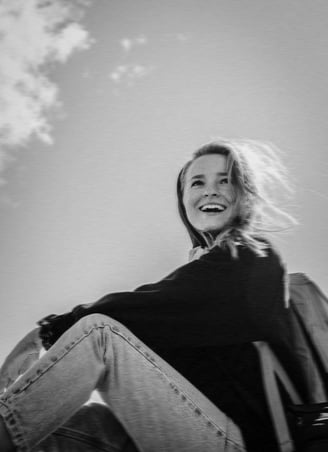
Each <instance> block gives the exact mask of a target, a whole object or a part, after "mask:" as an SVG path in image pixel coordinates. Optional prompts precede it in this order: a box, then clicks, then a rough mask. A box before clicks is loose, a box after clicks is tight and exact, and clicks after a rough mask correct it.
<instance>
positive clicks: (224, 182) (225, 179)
mask: <svg viewBox="0 0 328 452" xmlns="http://www.w3.org/2000/svg"><path fill="white" fill-rule="evenodd" d="M228 183H229V179H228V178H227V177H225V178H224V179H221V180H220V184H228Z"/></svg>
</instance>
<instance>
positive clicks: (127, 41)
mask: <svg viewBox="0 0 328 452" xmlns="http://www.w3.org/2000/svg"><path fill="white" fill-rule="evenodd" d="M147 42H148V39H147V37H146V36H144V35H140V36H137V37H135V38H123V39H121V40H120V44H121V47H122V48H123V50H124V51H125V52H127V53H128V52H130V50H132V49H133V48H135V47H139V46H143V45H145V44H147Z"/></svg>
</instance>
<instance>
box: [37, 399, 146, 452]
mask: <svg viewBox="0 0 328 452" xmlns="http://www.w3.org/2000/svg"><path fill="white" fill-rule="evenodd" d="M118 451H120V452H138V449H137V448H136V446H135V445H134V443H133V441H132V440H131V438H130V437H129V435H128V434H127V433H126V431H125V430H124V428H123V427H122V425H121V424H120V423H119V422H118V420H117V419H116V418H115V417H114V416H113V414H112V413H111V411H110V410H109V408H108V407H107V406H106V405H102V404H100V403H91V404H88V405H85V406H83V407H82V408H81V409H80V410H79V411H78V412H77V413H76V414H74V415H73V416H72V417H71V419H69V420H68V422H66V423H65V424H64V425H63V426H62V427H59V429H57V430H56V431H55V432H54V433H52V434H51V435H49V436H48V437H47V438H46V439H45V440H44V441H42V442H41V443H39V445H38V446H36V447H35V448H33V452H118Z"/></svg>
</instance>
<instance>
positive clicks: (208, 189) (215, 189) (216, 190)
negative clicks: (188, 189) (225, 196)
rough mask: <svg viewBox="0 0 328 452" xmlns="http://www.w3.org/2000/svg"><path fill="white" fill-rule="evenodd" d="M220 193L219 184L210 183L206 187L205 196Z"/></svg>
mask: <svg viewBox="0 0 328 452" xmlns="http://www.w3.org/2000/svg"><path fill="white" fill-rule="evenodd" d="M219 193H220V190H219V188H218V187H217V185H208V186H206V187H205V190H204V196H218V195H219Z"/></svg>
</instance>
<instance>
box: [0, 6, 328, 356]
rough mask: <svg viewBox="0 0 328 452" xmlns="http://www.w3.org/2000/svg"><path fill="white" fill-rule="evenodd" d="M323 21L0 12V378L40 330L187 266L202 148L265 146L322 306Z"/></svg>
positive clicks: (59, 10)
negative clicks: (196, 157) (288, 192)
mask: <svg viewBox="0 0 328 452" xmlns="http://www.w3.org/2000/svg"><path fill="white" fill-rule="evenodd" d="M327 48H328V3H327V2H326V1H324V0H303V1H302V2H299V1H298V0H276V1H274V2H272V1H268V0H249V1H247V2H245V1H243V0H205V1H204V0H197V1H196V0H174V1H172V0H167V1H165V2H161V1H157V0H93V1H92V0H90V1H77V0H76V1H73V0H72V1H67V0H66V1H65V2H64V1H59V0H50V1H45V0H44V1H43V0H42V1H41V0H10V1H9V0H2V1H0V55H1V56H0V79H1V81H2V83H1V88H0V113H1V114H0V179H1V185H0V218H1V219H0V237H1V243H0V269H1V271H0V295H1V298H0V300H1V301H0V331H1V340H0V362H1V361H2V360H3V359H4V357H5V356H6V354H7V353H9V351H10V349H11V348H12V347H13V346H14V344H15V343H16V342H17V341H18V340H19V339H20V338H21V337H22V335H24V334H26V333H27V332H28V331H29V330H30V329H32V328H33V327H34V326H35V322H36V321H37V320H39V319H40V318H42V317H44V316H45V315H48V314H51V313H63V312H66V311H68V310H70V309H71V308H72V307H74V306H75V305H77V304H80V303H87V302H91V301H96V300H97V299H98V298H100V297H101V296H103V295H104V294H106V293H110V292H115V291H121V290H124V291H125V290H132V289H134V288H135V287H137V286H138V285H141V284H144V283H147V282H153V281H156V280H159V279H160V278H162V277H164V276H166V275H167V274H168V273H170V272H171V271H172V270H174V269H175V268H177V267H178V266H180V265H183V264H184V263H185V262H186V261H187V256H188V251H189V248H190V245H191V244H190V241H189V238H188V236H187V234H186V231H185V229H184V227H183V225H182V224H181V222H180V219H179V217H178V214H177V206H176V198H175V183H176V177H177V174H178V172H179V170H180V168H181V167H182V165H183V164H184V163H185V162H186V160H187V159H189V157H190V156H191V154H192V152H193V151H194V150H195V149H196V148H197V147H198V146H200V145H201V144H203V143H204V142H206V141H209V140H211V139H213V138H215V137H226V138H251V139H257V140H264V141H269V142H273V143H274V144H275V145H276V146H278V147H279V148H280V149H281V150H282V151H283V152H284V161H285V163H286V165H287V167H288V169H289V171H290V177H291V181H292V183H293V184H294V186H295V197H294V200H293V202H292V203H291V204H290V206H289V207H290V211H291V213H292V214H294V215H295V216H296V217H297V218H298V221H299V225H298V226H297V227H296V228H295V229H294V230H293V231H291V232H289V233H288V234H284V235H281V236H277V238H275V239H274V242H275V244H276V246H277V247H278V248H279V250H280V251H281V254H282V256H283V259H284V261H285V262H286V264H287V267H288V271H289V272H304V273H306V274H307V275H308V276H309V277H310V278H311V279H312V280H314V281H315V282H316V283H317V284H319V286H320V287H321V288H322V290H323V291H324V292H325V293H328V270H327V265H326V258H327V238H326V237H327V232H328V227H327V224H328V193H327V187H328V156H327V148H328V135H327V132H326V120H327V119H326V118H327V113H328V84H327V75H328V74H327V73H328V56H327V55H328V54H327Z"/></svg>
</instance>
